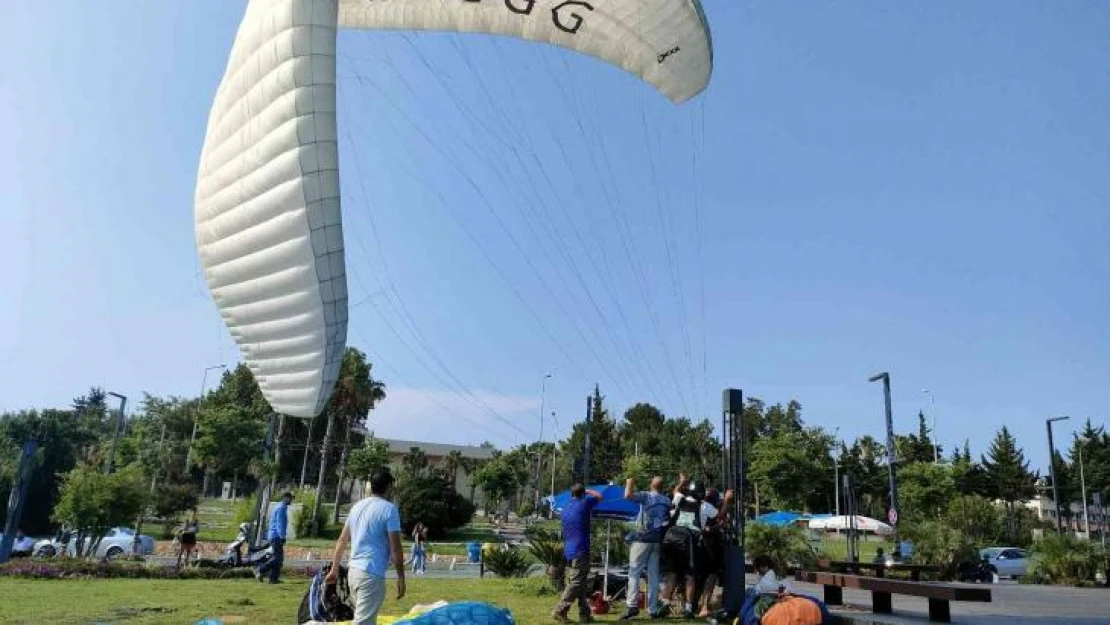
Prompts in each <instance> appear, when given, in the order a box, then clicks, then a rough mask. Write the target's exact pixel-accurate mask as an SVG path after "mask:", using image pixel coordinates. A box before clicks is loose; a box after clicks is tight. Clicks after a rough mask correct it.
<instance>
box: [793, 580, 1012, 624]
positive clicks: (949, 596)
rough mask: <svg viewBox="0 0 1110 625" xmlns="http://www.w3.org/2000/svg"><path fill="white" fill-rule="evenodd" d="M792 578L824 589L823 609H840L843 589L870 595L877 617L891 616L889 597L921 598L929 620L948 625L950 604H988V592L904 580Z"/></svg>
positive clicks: (842, 601) (989, 597)
mask: <svg viewBox="0 0 1110 625" xmlns="http://www.w3.org/2000/svg"><path fill="white" fill-rule="evenodd" d="M795 578H796V579H797V580H798V581H799V582H806V583H809V584H820V585H822V586H824V587H825V603H826V604H827V605H844V589H845V588H856V589H859V590H869V591H871V611H872V612H875V613H877V614H891V613H893V612H894V605H893V602H892V601H891V595H909V596H914V597H925V598H927V599H928V600H929V620H930V621H937V622H941V623H950V622H952V613H951V611H950V610H949V606H948V604H949V602H951V601H980V602H985V603H989V602H990V600H991V591H990V589H989V588H981V587H973V586H958V585H955V584H941V583H933V582H908V581H905V580H896V579H887V578H882V577H864V576H861V575H845V574H842V573H825V572H815V571H798V572H797V573H796V574H795Z"/></svg>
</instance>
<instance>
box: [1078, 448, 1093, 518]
mask: <svg viewBox="0 0 1110 625" xmlns="http://www.w3.org/2000/svg"><path fill="white" fill-rule="evenodd" d="M1080 440H1081V441H1082V444H1081V445H1080V446H1079V490H1080V491H1081V492H1082V493H1083V527H1084V530H1085V533H1086V534H1087V540H1091V513H1090V509H1089V507H1088V506H1087V478H1086V477H1085V476H1084V475H1083V450H1084V449H1085V448H1086V447H1087V439H1085V438H1083V439H1080Z"/></svg>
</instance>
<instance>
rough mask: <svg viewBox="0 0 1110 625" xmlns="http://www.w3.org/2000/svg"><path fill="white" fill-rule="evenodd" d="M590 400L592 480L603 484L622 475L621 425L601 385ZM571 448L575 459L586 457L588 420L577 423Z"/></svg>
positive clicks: (571, 439)
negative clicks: (609, 408)
mask: <svg viewBox="0 0 1110 625" xmlns="http://www.w3.org/2000/svg"><path fill="white" fill-rule="evenodd" d="M590 403H591V406H590V482H592V483H594V484H599V483H603V482H605V481H607V480H615V479H618V478H620V473H621V465H622V460H623V455H622V453H621V440H620V436H619V435H618V433H617V424H616V422H615V421H614V420H613V418H612V417H611V416H610V415H609V410H608V408H606V407H605V396H603V395H602V394H601V389H600V387H598V386H594V394H593V397H592V398H591V400H590ZM567 449H568V450H569V451H570V453H571V454H573V457H575V458H583V457H584V456H585V451H586V424H585V423H581V422H579V423H576V424H575V425H574V429H573V431H572V432H571V436H570V440H568V441H567ZM576 478H577V476H576Z"/></svg>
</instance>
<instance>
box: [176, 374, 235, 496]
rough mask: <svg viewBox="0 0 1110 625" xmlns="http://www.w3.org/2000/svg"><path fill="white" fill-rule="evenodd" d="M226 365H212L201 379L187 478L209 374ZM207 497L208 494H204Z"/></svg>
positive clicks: (187, 456) (186, 454) (187, 455)
mask: <svg viewBox="0 0 1110 625" xmlns="http://www.w3.org/2000/svg"><path fill="white" fill-rule="evenodd" d="M226 368H227V367H226V366H225V365H212V366H211V367H208V368H206V369H205V370H204V377H202V378H201V379H200V396H199V397H197V413H196V416H194V417H193V435H192V436H190V437H189V449H187V450H186V451H185V478H186V479H188V476H189V466H190V465H191V464H192V461H193V443H194V442H196V440H197V424H198V423H199V422H200V407H201V404H203V403H204V386H205V385H206V384H207V383H208V372H209V371H212V370H213V369H226ZM202 495H207V493H202Z"/></svg>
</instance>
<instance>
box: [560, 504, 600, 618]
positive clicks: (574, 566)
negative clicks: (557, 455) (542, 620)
mask: <svg viewBox="0 0 1110 625" xmlns="http://www.w3.org/2000/svg"><path fill="white" fill-rule="evenodd" d="M599 503H601V493H599V492H597V491H594V490H588V489H587V488H586V487H585V486H583V485H581V484H575V485H574V486H572V487H571V489H570V501H569V502H567V505H566V507H565V508H563V513H562V518H563V555H564V556H565V557H566V559H567V563H568V564H569V565H570V583H568V584H567V588H566V590H565V591H563V598H562V600H561V601H559V605H557V606H555V610H554V611H553V612H552V613H551V617H552V618H554V619H555V620H556V621H558V622H560V623H568V622H570V621H569V620H568V619H567V613H568V612H570V607H571V605H573V604H574V603H577V604H578V615H579V617H580V620H581V621H582V622H583V623H588V622H590V621H592V620H593V619H592V618H590V604H589V603H587V601H586V599H587V597H586V595H587V593H588V591H587V588H586V577H587V576H589V574H590V514H591V513H592V512H593V509H594V508H595V507H596V506H597V504H599Z"/></svg>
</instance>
